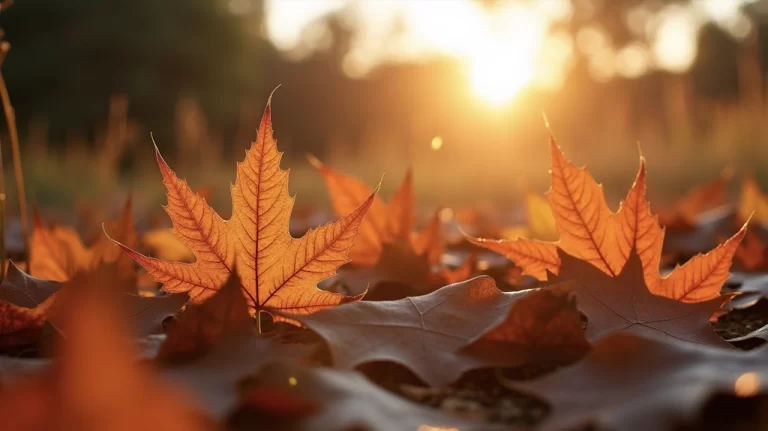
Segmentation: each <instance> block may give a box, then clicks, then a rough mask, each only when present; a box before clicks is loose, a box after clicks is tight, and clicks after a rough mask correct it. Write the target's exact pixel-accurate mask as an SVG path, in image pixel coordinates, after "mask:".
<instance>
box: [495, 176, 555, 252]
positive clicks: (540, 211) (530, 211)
mask: <svg viewBox="0 0 768 431" xmlns="http://www.w3.org/2000/svg"><path fill="white" fill-rule="evenodd" d="M523 207H524V209H525V220H526V223H527V225H517V226H512V227H507V228H504V229H502V230H501V232H500V235H501V237H502V238H510V239H514V238H518V237H521V236H523V237H530V238H532V239H537V240H540V241H557V239H558V238H560V232H559V231H558V230H557V222H556V221H555V215H554V214H553V212H552V207H551V206H550V205H549V202H548V201H547V199H546V198H545V197H544V196H541V195H540V194H538V193H535V192H533V191H532V190H530V189H528V188H527V187H525V188H524V190H523Z"/></svg>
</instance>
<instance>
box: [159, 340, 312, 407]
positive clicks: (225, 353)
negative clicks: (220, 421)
mask: <svg viewBox="0 0 768 431" xmlns="http://www.w3.org/2000/svg"><path fill="white" fill-rule="evenodd" d="M311 353H312V349H311V348H310V347H308V346H303V345H291V344H282V343H280V342H279V341H278V340H276V339H272V338H268V337H258V336H256V335H253V334H240V335H239V336H234V337H227V338H225V339H223V340H221V342H219V343H217V344H216V345H214V346H212V347H211V348H210V349H209V350H208V351H207V352H205V353H204V354H202V356H199V357H197V358H196V359H192V360H189V361H187V362H184V363H183V364H179V365H174V366H170V367H165V368H164V369H163V370H162V374H163V377H165V378H166V379H168V380H170V381H171V382H174V383H176V384H178V385H179V386H180V387H183V388H185V389H187V390H188V391H189V392H191V393H193V394H195V395H196V398H197V399H199V400H200V401H201V402H202V405H203V406H204V409H205V412H206V413H207V414H208V415H210V416H212V417H215V418H222V417H224V416H225V415H226V414H227V413H229V412H230V411H231V410H232V409H233V408H234V407H235V406H236V405H237V402H238V399H239V394H240V393H241V388H242V386H241V381H242V380H243V379H245V378H248V377H249V376H251V375H253V374H255V373H258V372H259V371H260V370H261V369H262V368H263V367H264V366H265V365H267V364H270V363H298V362H301V361H304V360H305V359H306V358H308V357H309V356H310V355H311Z"/></svg>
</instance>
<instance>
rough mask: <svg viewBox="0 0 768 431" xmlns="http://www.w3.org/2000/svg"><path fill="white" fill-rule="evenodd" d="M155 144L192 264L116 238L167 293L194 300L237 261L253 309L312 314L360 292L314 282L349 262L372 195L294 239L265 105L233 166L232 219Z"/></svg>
mask: <svg viewBox="0 0 768 431" xmlns="http://www.w3.org/2000/svg"><path fill="white" fill-rule="evenodd" d="M155 149H156V156H157V162H158V164H159V165H160V172H161V173H162V175H163V183H164V184H165V186H166V188H167V190H168V193H167V196H168V206H167V207H166V212H167V213H168V215H169V216H170V217H171V220H172V221H173V225H174V227H173V231H174V233H175V234H176V235H178V236H179V238H181V239H182V241H184V243H185V244H187V246H189V248H190V249H191V250H192V252H193V253H194V254H195V257H196V261H195V262H194V263H191V264H188V263H180V262H168V261H163V260H158V259H154V258H151V257H147V256H145V255H143V254H141V253H138V252H137V251H135V250H133V249H131V248H130V247H127V246H125V245H124V244H120V243H117V244H118V245H119V246H120V247H121V248H122V249H123V251H125V252H126V253H128V254H129V255H130V256H132V257H133V258H134V259H135V260H136V261H137V262H138V263H139V264H141V265H142V266H143V267H144V268H146V270H147V271H148V272H149V273H150V274H151V275H152V277H153V278H154V279H155V280H156V281H158V282H161V283H163V290H165V291H168V292H189V295H190V297H191V298H192V301H193V302H195V303H200V302H202V301H204V300H205V299H206V298H208V297H210V296H211V295H213V294H214V293H215V292H216V291H218V290H219V288H220V287H221V286H222V285H223V284H224V282H225V281H226V280H227V279H228V278H229V276H230V275H231V274H232V272H233V268H234V267H235V262H237V274H238V275H239V277H240V280H241V282H242V284H243V289H242V290H243V294H244V295H246V296H247V299H248V305H249V307H250V309H251V311H252V313H253V314H258V313H259V312H260V311H262V310H263V309H265V308H266V307H269V308H270V309H279V310H286V311H291V312H293V313H311V312H314V311H317V310H319V309H322V308H327V307H330V306H334V305H337V304H340V303H344V302H348V301H356V300H358V299H360V297H361V296H357V297H345V296H343V295H339V294H334V293H330V292H326V291H322V290H319V289H318V288H317V283H318V282H319V281H321V280H323V279H325V278H328V277H330V276H331V275H333V274H334V273H335V272H336V269H337V268H338V267H339V266H341V265H342V264H344V263H346V262H347V261H348V258H347V254H348V253H349V250H350V249H351V248H352V245H353V243H354V238H355V236H356V235H357V231H358V227H359V226H360V223H361V222H362V220H363V216H364V215H365V214H366V212H367V211H368V209H369V208H370V206H371V205H372V204H373V202H374V197H375V192H372V193H371V194H370V195H369V196H367V197H366V198H365V200H361V201H360V202H362V203H360V206H358V207H357V208H356V209H354V210H353V211H352V212H351V213H350V214H348V215H347V216H345V217H342V218H341V219H340V220H338V221H336V222H333V223H329V224H327V225H325V226H322V227H319V228H317V229H313V230H310V231H309V232H307V234H306V235H304V236H303V237H302V238H300V239H295V238H292V237H291V235H290V234H289V232H288V224H289V221H290V217H291V210H292V208H293V198H291V197H290V196H289V194H288V171H284V170H282V169H280V159H281V157H282V153H280V152H278V151H277V141H275V139H274V137H273V134H272V118H271V107H270V103H268V104H267V107H266V109H265V110H264V116H263V117H262V119H261V125H260V126H259V130H258V133H257V136H256V141H255V142H254V143H253V145H252V147H251V149H250V150H249V151H247V152H246V156H245V160H244V161H243V162H242V163H239V164H238V166H237V178H236V180H235V185H234V186H233V187H232V203H233V210H232V218H231V219H230V220H227V221H225V220H223V219H221V217H219V215H218V214H216V212H215V211H214V210H213V209H212V208H211V207H210V206H209V205H208V204H207V203H206V201H205V199H203V198H202V197H200V196H199V195H197V194H195V193H194V192H193V191H192V190H191V189H190V188H189V186H188V185H187V183H186V181H183V180H180V179H179V178H178V177H177V176H176V174H175V173H174V172H173V171H172V170H171V168H170V167H168V165H167V164H166V163H165V161H164V160H163V158H162V157H161V156H160V152H159V150H157V148H155Z"/></svg>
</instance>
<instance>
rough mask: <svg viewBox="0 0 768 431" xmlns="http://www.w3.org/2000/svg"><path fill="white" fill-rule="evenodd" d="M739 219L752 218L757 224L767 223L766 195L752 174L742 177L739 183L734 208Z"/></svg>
mask: <svg viewBox="0 0 768 431" xmlns="http://www.w3.org/2000/svg"><path fill="white" fill-rule="evenodd" d="M736 214H737V215H738V218H739V220H742V221H743V220H749V217H750V216H752V219H753V220H754V221H755V222H756V223H758V224H768V197H766V196H765V195H764V194H763V192H761V191H760V186H759V185H758V184H757V180H756V179H755V176H754V175H748V176H746V177H744V181H743V182H742V183H741V196H740V197H739V205H738V208H737V209H736Z"/></svg>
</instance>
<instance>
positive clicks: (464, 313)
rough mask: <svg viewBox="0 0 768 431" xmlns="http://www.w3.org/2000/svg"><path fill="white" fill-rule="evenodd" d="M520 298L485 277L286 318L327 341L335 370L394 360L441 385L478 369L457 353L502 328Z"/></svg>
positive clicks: (427, 381)
mask: <svg viewBox="0 0 768 431" xmlns="http://www.w3.org/2000/svg"><path fill="white" fill-rule="evenodd" d="M521 295H523V294H522V293H519V292H515V293H503V292H501V291H500V290H499V289H497V288H496V284H495V283H494V282H493V279H491V278H490V277H486V276H481V277H476V278H473V279H471V280H467V281H464V282H461V283H456V284H452V285H448V286H445V287H442V288H440V289H438V290H436V291H434V292H432V293H430V294H427V295H423V296H416V297H408V298H405V299H399V300H396V301H377V302H368V301H360V302H355V303H353V304H345V305H344V306H340V307H335V308H332V309H328V310H323V311H321V312H318V313H314V314H311V315H306V316H288V317H292V318H295V319H296V320H298V321H299V322H301V323H302V324H304V325H306V326H307V327H309V329H312V330H313V331H315V332H317V333H318V334H319V335H320V336H321V337H323V339H325V341H326V343H327V344H328V347H329V348H330V351H331V356H332V359H333V364H334V365H335V366H336V367H340V368H354V367H356V366H358V365H360V364H363V363H367V362H374V361H392V362H397V363H399V364H401V365H403V366H405V367H408V368H410V369H411V370H413V371H414V373H415V374H416V375H417V376H418V377H419V378H421V379H422V380H424V382H425V383H427V384H429V385H432V386H443V385H446V384H448V383H451V382H452V381H454V380H455V379H456V378H458V377H459V376H460V375H461V374H462V373H463V372H464V371H466V370H468V369H471V368H473V367H475V366H476V363H475V362H473V361H466V360H465V359H464V358H460V357H458V355H456V351H457V350H459V349H460V348H461V347H463V346H465V345H467V344H469V343H470V342H472V341H473V340H475V339H477V338H478V337H480V335H482V334H483V333H485V332H486V331H488V330H489V329H491V328H492V327H494V326H497V325H498V324H500V323H501V322H502V321H503V320H504V319H505V317H506V315H507V311H508V310H509V306H510V305H511V304H512V302H514V301H515V300H516V299H518V298H519V297H520V296H521Z"/></svg>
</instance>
